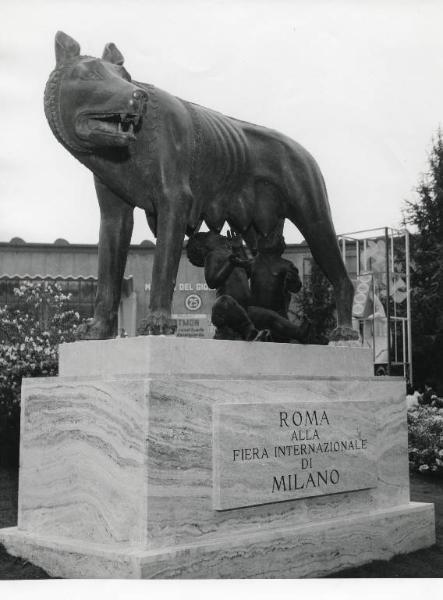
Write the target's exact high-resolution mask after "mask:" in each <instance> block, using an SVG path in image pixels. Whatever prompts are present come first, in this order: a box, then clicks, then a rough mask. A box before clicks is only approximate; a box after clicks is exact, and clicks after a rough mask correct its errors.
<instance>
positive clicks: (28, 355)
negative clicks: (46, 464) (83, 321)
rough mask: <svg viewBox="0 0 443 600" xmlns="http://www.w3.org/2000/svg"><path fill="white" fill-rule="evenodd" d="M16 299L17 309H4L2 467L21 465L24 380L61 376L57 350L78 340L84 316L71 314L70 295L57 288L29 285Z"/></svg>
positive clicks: (0, 322) (0, 328) (0, 332)
mask: <svg viewBox="0 0 443 600" xmlns="http://www.w3.org/2000/svg"><path fill="white" fill-rule="evenodd" d="M14 294H15V296H16V300H17V302H16V303H14V305H13V306H0V459H1V460H2V462H11V460H12V462H16V458H17V456H18V439H19V429H20V426H19V417H20V388H21V381H22V378H23V377H43V376H48V375H56V374H57V370H58V360H57V346H58V344H59V343H60V342H71V341H73V340H74V339H75V331H76V328H77V326H78V324H79V323H80V317H79V314H78V313H77V312H74V311H73V310H67V302H68V300H69V295H67V294H65V293H64V292H63V290H62V288H61V287H60V285H59V284H57V283H53V282H47V281H39V282H35V281H33V282H31V281H24V282H23V283H22V284H21V285H20V287H18V288H15V289H14ZM11 456H12V457H13V458H12V459H11Z"/></svg>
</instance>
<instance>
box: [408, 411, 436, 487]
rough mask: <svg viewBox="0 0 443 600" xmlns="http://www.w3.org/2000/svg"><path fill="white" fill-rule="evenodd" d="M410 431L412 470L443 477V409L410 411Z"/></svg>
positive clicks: (410, 464)
mask: <svg viewBox="0 0 443 600" xmlns="http://www.w3.org/2000/svg"><path fill="white" fill-rule="evenodd" d="M408 429H409V467H410V470H411V471H418V472H420V473H428V474H435V475H443V408H437V407H435V406H418V407H414V408H411V409H409V411H408Z"/></svg>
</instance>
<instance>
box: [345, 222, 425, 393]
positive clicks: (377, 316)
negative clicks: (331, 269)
mask: <svg viewBox="0 0 443 600" xmlns="http://www.w3.org/2000/svg"><path fill="white" fill-rule="evenodd" d="M338 239H339V244H340V248H341V252H342V256H343V260H344V263H345V265H346V268H347V270H348V273H349V275H350V277H351V279H352V280H353V281H354V284H355V287H356V294H355V300H354V309H353V318H354V327H355V328H356V329H358V330H359V333H360V335H361V339H362V344H363V345H364V346H366V347H370V348H372V351H373V359H374V372H375V374H376V375H394V374H395V375H400V374H402V375H403V376H404V377H405V378H406V379H407V380H408V381H409V382H410V383H411V384H412V383H413V365H412V337H411V297H410V296H411V288H410V252H409V232H408V230H407V229H393V228H391V227H383V228H377V229H365V230H361V231H356V232H352V233H346V234H342V235H340V236H339V237H338Z"/></svg>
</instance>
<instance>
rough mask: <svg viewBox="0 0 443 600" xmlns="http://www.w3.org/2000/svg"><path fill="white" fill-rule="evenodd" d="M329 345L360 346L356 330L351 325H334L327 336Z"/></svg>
mask: <svg viewBox="0 0 443 600" xmlns="http://www.w3.org/2000/svg"><path fill="white" fill-rule="evenodd" d="M329 345H330V346H352V347H354V346H355V347H357V346H361V341H360V336H359V335H358V331H356V330H355V329H352V327H345V326H341V327H336V328H335V329H334V331H333V332H332V333H331V335H330V336H329Z"/></svg>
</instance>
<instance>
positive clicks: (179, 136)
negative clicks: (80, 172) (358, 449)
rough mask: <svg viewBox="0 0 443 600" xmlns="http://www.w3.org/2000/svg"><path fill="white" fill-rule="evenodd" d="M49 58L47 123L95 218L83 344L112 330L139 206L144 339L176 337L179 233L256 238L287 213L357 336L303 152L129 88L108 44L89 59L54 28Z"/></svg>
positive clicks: (344, 322) (261, 130)
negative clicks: (91, 188)
mask: <svg viewBox="0 0 443 600" xmlns="http://www.w3.org/2000/svg"><path fill="white" fill-rule="evenodd" d="M55 53H56V67H55V69H54V71H53V72H52V73H51V75H50V77H49V80H48V83H47V85H46V90H45V112H46V116H47V118H48V121H49V124H50V126H51V129H52V131H53V133H54V135H55V136H56V138H57V139H58V140H59V142H61V143H62V144H63V146H64V147H65V148H66V149H67V150H68V151H69V152H71V154H73V155H74V156H75V157H76V158H77V159H78V160H79V161H81V162H82V163H83V164H84V165H85V166H86V167H88V168H89V169H90V170H91V171H92V172H93V174H94V181H95V187H96V190H97V196H98V201H99V205H100V213H101V225H100V239H99V269H98V293H97V299H96V307H95V315H94V319H93V320H92V322H90V323H89V324H88V326H87V327H86V328H85V329H84V330H83V332H82V335H83V337H84V338H89V339H105V338H109V337H113V336H114V335H115V332H116V324H117V310H118V305H119V301H120V294H121V283H122V278H123V273H124V269H125V264H126V257H127V253H128V248H129V243H130V239H131V233H132V228H133V210H134V208H135V207H138V208H141V209H142V210H144V211H145V213H146V216H147V220H148V224H149V227H150V228H151V230H152V232H153V234H154V235H155V237H156V238H157V245H156V249H155V257H154V267H153V273H152V285H151V297H150V313H149V315H146V319H145V320H144V324H143V330H142V333H154V334H161V333H172V332H173V330H174V326H173V323H172V322H171V318H170V314H171V302H172V294H173V290H174V284H175V278H176V274H177V269H178V264H179V260H180V255H181V250H182V245H183V240H184V237H185V235H186V234H187V235H191V234H193V233H195V232H197V231H198V230H199V228H200V226H201V223H202V222H203V221H205V222H206V224H207V225H208V227H209V229H210V230H212V231H215V232H219V231H220V230H221V228H222V227H223V225H224V223H225V222H228V223H229V225H230V226H231V227H232V228H233V229H234V230H236V231H238V232H240V233H241V234H242V235H243V236H244V237H245V239H248V237H254V234H257V235H258V237H259V238H260V237H262V238H263V237H267V236H268V235H269V234H270V233H271V232H273V231H274V230H276V229H279V230H281V225H282V222H283V220H284V219H285V218H288V219H290V220H291V221H292V222H293V223H294V224H295V225H296V226H297V227H298V229H299V230H300V231H301V233H302V235H303V236H304V237H305V239H306V242H307V243H308V245H309V247H310V249H311V252H312V255H313V257H314V259H315V260H316V261H317V263H318V264H319V266H320V267H321V268H322V269H323V271H324V272H325V274H326V276H327V277H328V279H329V280H330V281H331V283H332V285H333V286H334V291H335V296H336V302H337V316H338V328H337V330H336V332H335V337H338V338H343V337H345V338H346V337H348V338H354V337H356V333H355V332H353V331H352V329H351V310H352V299H353V286H352V283H351V281H350V279H349V277H348V275H347V273H346V270H345V267H344V264H343V261H342V258H341V255H340V251H339V248H338V245H337V241H336V234H335V231H334V226H333V223H332V219H331V214H330V208H329V203H328V198H327V193H326V188H325V184H324V181H323V177H322V175H321V172H320V169H319V167H318V166H317V163H316V162H315V160H314V159H313V157H312V156H311V155H310V154H309V153H308V152H307V151H306V150H305V149H304V148H302V146H300V145H299V144H298V143H297V142H295V141H293V140H291V139H289V138H288V137H286V136H284V135H283V134H281V133H278V132H277V131H273V130H270V129H266V128H265V127H261V126H258V125H253V124H251V123H246V122H244V121H239V120H237V119H234V118H231V117H227V116H225V115H222V114H220V113H218V112H215V111H213V110H210V109H208V108H204V107H202V106H198V105H196V104H192V103H190V102H187V101H185V100H182V99H180V98H177V97H175V96H172V95H171V94H168V93H167V92H164V91H162V90H160V89H158V88H155V87H154V86H152V85H148V84H145V83H140V82H136V81H132V80H131V77H130V75H129V74H128V72H127V71H126V69H125V68H124V67H123V62H124V59H123V56H122V54H121V52H120V51H119V50H118V49H117V48H116V46H115V45H114V44H107V45H106V47H105V50H104V52H103V56H102V58H94V57H91V56H84V55H81V54H80V46H79V44H78V43H77V42H76V41H75V40H73V39H72V38H71V37H69V36H68V35H66V34H64V33H62V32H59V33H57V35H56V38H55Z"/></svg>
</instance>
